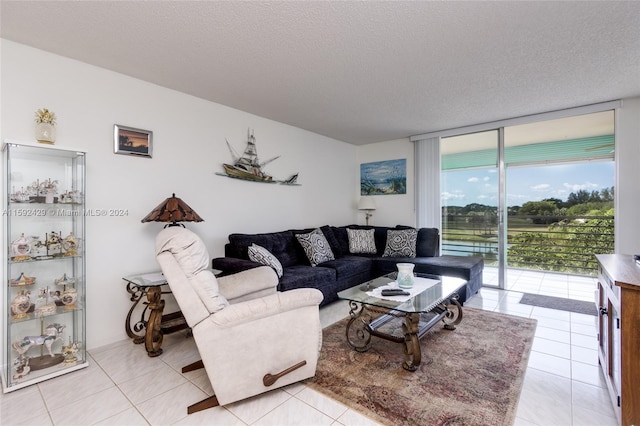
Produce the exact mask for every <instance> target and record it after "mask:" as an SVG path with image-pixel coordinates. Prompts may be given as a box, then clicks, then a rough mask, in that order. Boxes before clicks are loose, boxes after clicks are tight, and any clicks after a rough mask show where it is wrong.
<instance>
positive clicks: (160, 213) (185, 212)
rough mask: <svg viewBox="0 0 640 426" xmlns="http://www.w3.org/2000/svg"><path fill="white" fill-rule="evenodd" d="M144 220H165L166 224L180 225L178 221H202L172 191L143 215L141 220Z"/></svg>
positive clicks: (202, 220) (143, 221)
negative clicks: (169, 195)
mask: <svg viewBox="0 0 640 426" xmlns="http://www.w3.org/2000/svg"><path fill="white" fill-rule="evenodd" d="M141 222H142V223H145V222H166V223H167V225H165V228H166V227H167V226H182V227H184V225H183V224H181V223H178V222H204V219H202V218H201V217H200V216H198V213H196V212H195V211H194V210H193V209H192V208H191V207H189V205H188V204H187V203H185V202H184V201H182V200H181V199H180V198H177V197H176V194H175V193H174V194H173V195H172V196H171V197H169V198H167V199H166V200H164V201H163V202H161V203H160V204H158V206H157V207H156V208H155V209H153V210H152V211H151V213H149V214H148V215H146V216H145V218H144V219H142V221H141Z"/></svg>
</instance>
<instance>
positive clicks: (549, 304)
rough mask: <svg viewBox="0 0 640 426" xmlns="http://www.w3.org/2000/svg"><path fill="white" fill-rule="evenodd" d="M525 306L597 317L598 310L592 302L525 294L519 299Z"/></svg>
mask: <svg viewBox="0 0 640 426" xmlns="http://www.w3.org/2000/svg"><path fill="white" fill-rule="evenodd" d="M520 303H522V304H525V305H532V306H539V307H541V308H549V309H559V310H561V311H569V312H576V313H578V314H586V315H594V316H597V315H598V310H597V309H596V305H595V303H593V302H585V301H583V300H572V299H566V298H564V297H553V296H543V295H541V294H530V293H525V294H524V295H523V296H522V299H520Z"/></svg>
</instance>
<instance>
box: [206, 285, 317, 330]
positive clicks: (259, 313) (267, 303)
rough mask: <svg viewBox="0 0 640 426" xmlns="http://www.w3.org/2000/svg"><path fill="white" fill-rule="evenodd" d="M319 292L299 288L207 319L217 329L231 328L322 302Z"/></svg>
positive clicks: (231, 307)
mask: <svg viewBox="0 0 640 426" xmlns="http://www.w3.org/2000/svg"><path fill="white" fill-rule="evenodd" d="M322 299H323V296H322V292H320V290H316V289H313V288H299V289H295V290H289V291H284V292H278V293H276V294H273V295H271V296H266V297H261V298H259V299H253V300H249V301H246V302H241V303H236V304H232V305H229V306H227V307H226V308H224V309H223V310H221V311H219V312H216V313H215V314H214V315H211V317H209V321H211V322H213V323H214V324H215V325H217V326H218V327H224V328H227V327H233V326H236V325H239V324H242V323H246V322H250V321H256V320H259V319H261V318H266V317H270V316H274V315H278V314H280V313H282V312H287V311H292V310H294V309H298V308H302V307H305V306H317V305H319V304H320V302H322Z"/></svg>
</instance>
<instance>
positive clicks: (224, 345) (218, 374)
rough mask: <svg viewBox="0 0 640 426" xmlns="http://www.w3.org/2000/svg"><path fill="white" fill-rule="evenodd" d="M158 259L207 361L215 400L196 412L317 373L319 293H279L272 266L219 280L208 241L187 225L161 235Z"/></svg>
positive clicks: (200, 364)
mask: <svg viewBox="0 0 640 426" xmlns="http://www.w3.org/2000/svg"><path fill="white" fill-rule="evenodd" d="M156 255H157V259H158V263H159V264H160V267H161V268H162V272H163V274H164V276H165V278H166V279H167V282H168V283H169V287H170V288H171V291H172V293H173V295H174V296H175V298H176V301H177V302H178V305H179V306H180V310H181V311H182V313H183V315H184V317H185V319H186V320H187V324H189V327H191V330H192V331H193V338H194V339H195V343H196V346H197V347H198V351H199V352H200V356H201V358H202V360H201V361H198V362H196V363H194V364H191V365H190V366H187V367H185V368H183V370H182V371H183V372H186V371H190V370H194V369H196V368H200V367H204V368H205V370H206V372H207V375H208V376H209V380H210V381H211V385H212V387H213V390H214V392H215V395H214V396H212V397H209V398H207V399H205V400H203V401H201V402H198V403H196V404H194V405H191V406H190V407H188V409H187V412H188V413H189V414H191V413H194V412H196V411H200V410H204V409H206V408H209V407H214V406H216V405H226V404H229V403H231V402H235V401H238V400H241V399H244V398H248V397H251V396H254V395H258V394H260V393H263V392H266V391H269V390H272V389H275V388H279V387H282V386H286V385H288V384H291V383H295V382H298V381H300V380H303V379H306V378H308V377H312V376H314V375H315V371H316V364H317V360H318V354H319V351H320V346H321V345H322V327H321V325H320V317H319V311H318V305H319V304H320V302H321V301H322V293H321V292H320V291H318V290H315V289H306V288H305V289H296V290H291V291H286V292H277V291H276V285H277V283H278V277H277V275H276V273H275V272H274V271H273V269H271V268H270V267H268V266H262V267H259V268H255V269H251V270H248V271H243V272H240V273H237V274H234V275H230V276H227V277H220V278H217V279H216V277H215V276H214V275H213V273H212V272H211V271H210V270H207V268H208V266H209V253H208V252H207V249H206V247H205V245H204V243H203V242H202V240H201V239H200V238H199V237H198V236H197V235H196V234H194V233H193V232H191V231H189V230H188V229H185V228H182V227H177V226H174V227H168V228H165V229H163V230H162V231H161V232H160V234H158V236H157V237H156Z"/></svg>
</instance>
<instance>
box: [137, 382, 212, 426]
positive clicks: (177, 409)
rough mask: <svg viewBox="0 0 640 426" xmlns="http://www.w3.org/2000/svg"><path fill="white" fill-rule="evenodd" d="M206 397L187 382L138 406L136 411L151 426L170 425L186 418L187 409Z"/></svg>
mask: <svg viewBox="0 0 640 426" xmlns="http://www.w3.org/2000/svg"><path fill="white" fill-rule="evenodd" d="M207 397H208V395H207V394H205V393H204V392H202V391H201V390H200V389H198V388H197V387H196V386H195V385H194V384H193V383H191V382H187V383H184V384H182V385H180V386H178V387H176V388H173V389H171V390H169V391H167V392H165V393H163V394H160V395H158V396H156V397H154V398H151V399H149V400H147V401H145V402H143V403H141V404H138V405H137V407H138V410H140V412H141V413H142V415H143V416H144V418H145V419H146V420H147V421H148V422H149V423H150V424H152V425H170V424H173V423H176V422H178V421H180V420H182V419H183V418H185V417H186V416H187V407H188V406H190V405H192V404H195V403H196V402H199V401H202V400H203V399H205V398H207Z"/></svg>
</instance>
